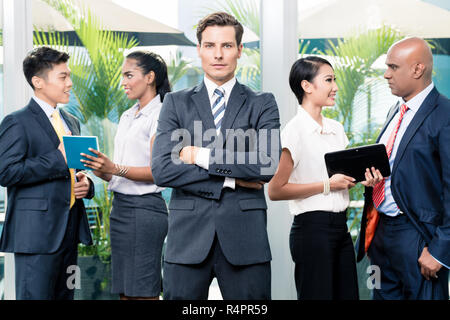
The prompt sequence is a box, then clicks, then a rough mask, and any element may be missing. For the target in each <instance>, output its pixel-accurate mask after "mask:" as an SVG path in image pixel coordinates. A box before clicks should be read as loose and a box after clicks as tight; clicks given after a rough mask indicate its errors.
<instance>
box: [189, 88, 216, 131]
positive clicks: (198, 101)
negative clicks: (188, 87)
mask: <svg viewBox="0 0 450 320" xmlns="http://www.w3.org/2000/svg"><path fill="white" fill-rule="evenodd" d="M191 97H192V100H194V103H195V106H196V108H197V111H198V113H199V114H200V118H201V119H202V124H203V128H204V129H205V130H208V129H216V126H215V124H214V118H213V115H212V111H211V104H210V101H209V97H208V90H206V86H205V83H204V82H203V81H202V83H201V84H199V85H198V86H197V88H195V90H194V94H193V95H192V96H191Z"/></svg>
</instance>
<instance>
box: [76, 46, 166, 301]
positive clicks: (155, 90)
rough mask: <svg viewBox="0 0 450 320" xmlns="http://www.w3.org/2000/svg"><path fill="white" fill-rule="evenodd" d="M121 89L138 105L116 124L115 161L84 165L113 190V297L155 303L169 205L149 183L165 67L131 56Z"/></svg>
mask: <svg viewBox="0 0 450 320" xmlns="http://www.w3.org/2000/svg"><path fill="white" fill-rule="evenodd" d="M122 74H123V79H122V86H123V87H124V89H125V93H126V94H127V95H128V98H129V99H132V100H136V99H137V100H138V102H137V103H136V104H135V105H134V106H133V107H131V108H130V109H128V110H126V111H125V112H124V113H123V114H122V116H121V118H120V121H119V126H118V128H117V133H116V137H115V140H114V162H112V161H111V160H110V159H108V157H107V156H106V155H104V154H103V153H100V152H97V151H95V150H91V151H92V152H94V153H95V154H96V155H97V157H92V156H88V155H84V156H85V157H87V158H89V159H90V161H88V160H86V161H84V162H85V165H86V166H87V167H89V168H92V169H93V170H94V174H95V175H97V176H98V177H100V178H102V179H103V180H105V181H108V182H109V183H108V188H109V190H111V191H113V192H114V200H113V206H112V211H111V216H110V230H111V233H110V235H111V260H112V288H111V291H112V293H118V294H120V297H121V299H159V295H160V292H161V254H162V247H163V243H164V239H165V237H166V234H167V223H168V222H167V207H166V204H165V201H164V199H163V197H162V196H161V191H162V190H163V188H160V187H158V186H156V185H155V184H154V183H153V176H152V169H151V167H150V163H151V148H152V146H151V141H152V137H153V136H154V135H155V133H156V127H157V121H158V117H159V112H160V110H161V106H162V101H163V99H164V95H165V94H166V93H167V92H169V91H170V84H169V80H168V76H167V66H166V64H165V62H164V60H163V59H162V58H161V57H160V56H159V55H157V54H154V53H152V52H146V51H135V52H132V53H130V54H129V55H128V56H127V57H126V60H125V62H124V64H123V67H122Z"/></svg>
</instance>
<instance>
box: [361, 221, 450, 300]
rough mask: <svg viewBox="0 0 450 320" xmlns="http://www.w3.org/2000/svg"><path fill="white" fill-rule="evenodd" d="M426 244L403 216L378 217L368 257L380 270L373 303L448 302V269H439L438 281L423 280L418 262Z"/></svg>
mask: <svg viewBox="0 0 450 320" xmlns="http://www.w3.org/2000/svg"><path fill="white" fill-rule="evenodd" d="M424 246H425V242H424V240H423V239H422V236H421V235H420V234H419V232H418V231H417V229H416V228H415V227H414V225H413V224H411V222H410V221H409V219H408V217H407V216H406V215H404V214H402V215H399V216H397V217H389V216H386V215H385V214H380V221H379V223H378V226H377V230H376V232H375V236H374V238H373V240H372V243H371V245H370V247H369V251H368V256H369V259H370V262H371V264H372V265H376V266H378V267H379V268H380V274H381V281H380V288H379V289H378V288H377V287H375V289H374V291H373V298H374V300H407V299H408V300H422V299H424V300H430V299H433V300H434V299H436V300H437V299H444V300H448V269H446V268H445V267H442V268H441V270H440V271H439V272H438V273H437V275H438V278H437V279H432V280H426V279H425V278H424V277H423V276H422V274H421V272H420V266H419V263H418V259H419V257H420V255H421V254H422V250H423V248H424Z"/></svg>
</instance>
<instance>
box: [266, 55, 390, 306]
mask: <svg viewBox="0 0 450 320" xmlns="http://www.w3.org/2000/svg"><path fill="white" fill-rule="evenodd" d="M289 84H290V86H291V89H292V91H293V92H294V94H295V95H296V97H297V100H298V102H299V104H300V105H301V106H300V107H299V108H298V113H297V114H296V115H295V117H294V118H292V119H291V120H290V121H289V122H288V123H287V124H286V126H285V128H284V129H283V131H282V132H281V143H282V154H281V158H280V163H279V166H278V169H277V172H276V174H275V176H274V177H273V178H272V180H271V181H270V183H269V197H270V199H271V200H289V211H290V213H291V214H292V215H294V216H295V217H294V222H293V224H292V228H291V232H290V241H289V243H290V250H291V255H292V259H293V261H294V263H295V284H296V288H297V298H298V299H305V300H307V299H314V300H328V299H330V300H331V299H358V297H359V295H358V283H357V274H356V262H355V254H354V248H353V242H352V239H351V236H350V234H349V232H348V229H347V216H346V209H347V207H348V205H349V195H348V189H350V188H352V187H354V186H355V179H353V178H352V177H349V176H345V175H343V174H335V175H333V176H332V177H331V178H328V174H327V170H326V166H325V160H324V154H325V153H327V152H332V151H338V150H342V149H345V148H346V146H347V145H348V139H347V136H346V135H345V131H344V128H343V126H342V125H341V124H340V123H339V122H337V121H335V120H332V119H328V118H325V117H323V116H322V114H321V111H322V107H323V106H333V105H334V104H335V97H336V92H337V90H338V88H337V85H336V82H335V76H334V71H333V68H332V66H331V64H330V63H329V62H328V61H327V60H325V59H322V58H320V57H313V56H312V57H307V58H302V59H299V60H298V61H296V62H295V63H294V65H293V66H292V69H291V73H290V76H289ZM365 176H366V181H364V182H362V183H363V184H364V185H366V186H373V185H375V184H376V183H378V182H379V181H381V179H382V176H381V174H380V172H379V171H378V170H376V169H375V168H371V170H369V169H367V170H366V173H365Z"/></svg>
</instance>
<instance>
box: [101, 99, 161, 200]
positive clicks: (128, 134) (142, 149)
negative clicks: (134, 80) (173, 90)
mask: <svg viewBox="0 0 450 320" xmlns="http://www.w3.org/2000/svg"><path fill="white" fill-rule="evenodd" d="M161 107H162V103H161V99H160V96H159V95H157V96H156V97H155V98H153V99H152V100H151V101H150V102H149V103H148V104H147V105H146V106H145V107H144V108H142V109H141V111H139V112H138V113H136V112H137V110H138V108H139V106H138V104H135V105H134V106H133V107H131V108H130V109H128V110H127V111H125V112H124V113H123V114H122V116H121V117H120V121H119V125H118V127H117V132H116V137H115V139H114V163H117V164H121V165H125V166H131V167H147V166H150V165H151V159H152V155H151V153H150V141H151V139H152V137H153V135H154V134H155V133H156V128H157V125H158V118H159V112H160V111H161ZM108 189H109V190H111V191H115V192H119V193H123V194H130V195H142V194H147V193H156V192H160V191H162V190H164V188H161V187H158V186H157V185H155V184H153V183H149V182H142V181H133V180H129V179H127V178H124V177H119V176H114V175H113V177H112V178H111V180H110V181H109V184H108Z"/></svg>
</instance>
